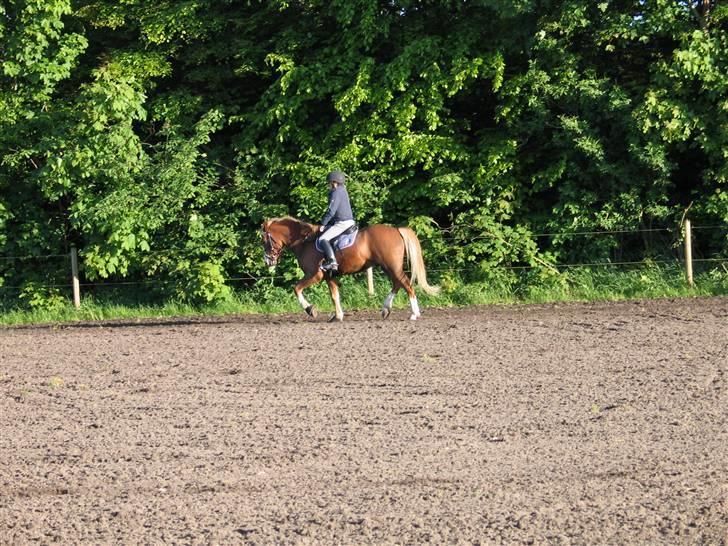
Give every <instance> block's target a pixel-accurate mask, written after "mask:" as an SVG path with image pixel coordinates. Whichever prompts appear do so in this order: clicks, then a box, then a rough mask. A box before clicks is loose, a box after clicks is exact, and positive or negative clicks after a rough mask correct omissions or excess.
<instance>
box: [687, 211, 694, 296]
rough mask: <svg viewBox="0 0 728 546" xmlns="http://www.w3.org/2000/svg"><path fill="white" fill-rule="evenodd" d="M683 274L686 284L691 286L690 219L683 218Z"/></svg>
mask: <svg viewBox="0 0 728 546" xmlns="http://www.w3.org/2000/svg"><path fill="white" fill-rule="evenodd" d="M685 274H686V275H687V279H688V286H693V243H692V234H691V229H690V220H688V219H685Z"/></svg>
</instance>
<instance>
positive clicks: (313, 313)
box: [306, 305, 318, 318]
mask: <svg viewBox="0 0 728 546" xmlns="http://www.w3.org/2000/svg"><path fill="white" fill-rule="evenodd" d="M306 314H307V315H308V316H309V317H311V318H316V315H317V314H318V313H316V308H315V307H314V306H313V305H309V306H308V307H306Z"/></svg>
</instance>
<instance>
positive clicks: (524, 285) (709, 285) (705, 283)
mask: <svg viewBox="0 0 728 546" xmlns="http://www.w3.org/2000/svg"><path fill="white" fill-rule="evenodd" d="M434 281H435V282H439V283H440V284H441V286H442V292H441V294H439V295H438V296H427V295H426V294H420V295H419V296H418V299H419V301H420V306H421V307H423V308H425V309H427V308H428V307H457V306H468V305H487V304H504V303H505V304H508V303H546V302H567V301H608V300H609V301H613V300H624V299H646V298H649V299H654V298H677V297H695V296H718V295H728V271H726V270H725V269H723V268H722V267H719V268H715V269H712V270H706V271H703V272H701V273H699V274H697V275H696V278H695V284H694V286H693V287H689V286H688V285H687V283H686V282H685V277H684V273H683V271H682V270H681V269H680V268H679V267H678V266H677V265H675V266H667V267H666V266H657V265H650V264H645V265H642V266H640V267H635V268H633V269H621V270H615V269H613V268H608V267H599V268H577V269H566V270H564V271H563V272H561V274H559V275H551V276H545V277H542V276H539V275H538V274H535V273H522V274H505V275H497V274H496V275H490V276H489V278H488V279H487V280H483V279H480V280H478V279H464V278H462V277H460V276H458V275H457V274H456V273H442V274H441V275H440V278H439V279H437V278H435V279H434ZM293 284H294V283H293V282H291V283H290V285H288V286H281V285H279V284H276V283H273V282H272V281H265V282H264V281H261V282H260V283H258V284H257V285H255V286H253V287H251V288H248V289H245V290H238V291H232V294H231V295H230V297H229V298H227V299H226V300H224V301H220V302H216V303H214V304H209V305H197V306H195V305H190V304H186V303H180V302H178V301H154V300H153V299H150V298H145V297H140V294H139V293H129V292H127V293H123V292H118V291H115V292H113V293H111V294H107V295H105V296H101V295H86V296H84V299H83V302H82V305H81V308H80V309H75V308H74V307H73V305H72V304H71V302H70V301H64V302H63V303H62V304H61V305H55V306H53V307H52V308H50V309H43V308H36V309H24V308H20V307H16V306H14V303H13V302H7V301H6V302H5V303H4V305H3V306H1V307H0V324H3V325H13V324H42V323H64V322H74V321H102V320H110V319H127V320H128V319H144V318H162V317H195V316H197V317H199V316H219V315H229V314H249V313H302V312H303V311H302V310H301V307H300V306H299V304H298V301H297V300H296V298H295V296H294V294H293ZM390 287H391V285H390V283H389V280H388V279H386V278H385V277H383V276H382V275H378V274H375V294H374V295H373V296H370V295H369V294H368V291H367V284H366V278H365V276H364V275H363V274H361V275H355V276H353V277H344V278H343V279H342V280H341V296H342V305H343V307H344V309H345V311H351V310H361V309H372V310H375V309H379V308H380V307H381V305H382V301H383V300H384V298H385V296H386V295H387V293H388V292H389V290H390ZM306 297H307V299H308V300H309V301H310V302H311V303H313V304H314V305H315V306H316V307H317V308H318V309H319V311H320V312H322V313H333V304H332V303H331V299H330V297H329V292H328V287H327V286H326V285H325V284H319V285H317V286H314V287H311V288H310V289H308V290H307V291H306ZM408 305H409V303H408V300H407V297H406V295H405V294H404V292H403V291H400V292H399V294H398V295H397V297H396V298H395V300H394V307H395V308H403V307H406V306H408Z"/></svg>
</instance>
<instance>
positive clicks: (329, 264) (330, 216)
mask: <svg viewBox="0 0 728 546" xmlns="http://www.w3.org/2000/svg"><path fill="white" fill-rule="evenodd" d="M326 181H327V182H328V184H329V208H328V209H327V210H326V214H324V217H323V219H322V220H321V227H320V228H319V231H321V232H323V233H322V234H321V236H320V237H319V241H320V242H321V247H322V248H323V249H324V255H325V256H326V261H325V262H324V263H323V264H321V269H322V270H324V271H336V270H337V269H338V268H339V264H337V263H336V257H335V256H334V249H333V248H332V247H331V240H332V239H333V238H334V237H336V236H337V235H340V234H342V233H343V232H344V231H346V230H347V229H349V228H350V227H351V226H353V225H354V224H355V222H354V214H353V213H352V212H351V203H350V202H349V194H348V192H347V191H346V175H344V173H342V172H341V171H332V172H330V173H329V175H328V176H327V177H326Z"/></svg>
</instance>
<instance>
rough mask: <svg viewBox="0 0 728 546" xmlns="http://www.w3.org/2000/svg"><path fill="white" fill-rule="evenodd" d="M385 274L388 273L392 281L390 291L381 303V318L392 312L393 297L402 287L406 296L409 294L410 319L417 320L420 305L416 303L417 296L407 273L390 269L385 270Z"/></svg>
mask: <svg viewBox="0 0 728 546" xmlns="http://www.w3.org/2000/svg"><path fill="white" fill-rule="evenodd" d="M385 271H386V272H387V274H388V275H389V278H390V280H391V281H392V291H391V292H390V293H389V294H387V297H386V298H384V304H383V305H382V318H387V317H388V316H389V314H390V313H391V312H392V302H393V301H394V297H395V296H396V295H397V292H399V289H400V288H404V289H405V291H406V292H407V296H409V300H410V307H411V308H412V314H411V315H410V320H417V319H418V318H419V316H420V306H419V304H418V303H417V296H416V295H415V290H414V288H412V283H411V282H410V280H409V279H408V278H407V275H406V274H405V273H404V271H401V270H400V271H390V270H385Z"/></svg>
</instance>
